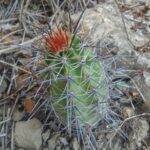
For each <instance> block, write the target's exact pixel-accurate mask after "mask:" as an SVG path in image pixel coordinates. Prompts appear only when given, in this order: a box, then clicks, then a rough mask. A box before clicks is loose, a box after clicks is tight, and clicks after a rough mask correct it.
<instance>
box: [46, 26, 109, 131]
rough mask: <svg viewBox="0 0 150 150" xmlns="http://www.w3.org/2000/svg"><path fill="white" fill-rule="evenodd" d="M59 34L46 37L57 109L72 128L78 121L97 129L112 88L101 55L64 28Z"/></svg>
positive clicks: (51, 86)
mask: <svg viewBox="0 0 150 150" xmlns="http://www.w3.org/2000/svg"><path fill="white" fill-rule="evenodd" d="M55 32H56V33H50V34H47V35H46V36H45V37H44V38H45V43H46V47H47V50H48V51H49V52H48V53H47V54H46V56H45V58H46V59H45V60H46V64H47V65H48V66H49V67H50V68H51V69H50V71H49V72H47V75H46V76H47V77H49V78H50V80H51V85H50V87H49V92H50V95H51V97H52V104H53V107H54V109H55V111H56V113H57V115H58V116H59V117H60V118H61V119H62V120H64V121H65V120H66V119H67V121H68V127H70V128H71V126H72V125H73V123H74V122H75V121H78V123H79V124H80V126H85V125H86V124H88V125H90V126H94V125H95V124H96V123H97V122H98V121H99V120H101V119H102V117H104V114H105V113H106V111H107V107H108V104H107V101H106V100H107V99H106V96H107V95H108V86H107V81H106V76H105V73H104V70H103V67H102V62H101V61H100V59H99V56H98V52H97V51H96V50H93V49H89V48H81V46H80V39H79V38H78V37H77V36H75V37H73V38H72V37H71V35H69V34H68V33H67V32H66V31H63V30H62V29H60V30H57V31H55ZM71 38H72V41H71Z"/></svg>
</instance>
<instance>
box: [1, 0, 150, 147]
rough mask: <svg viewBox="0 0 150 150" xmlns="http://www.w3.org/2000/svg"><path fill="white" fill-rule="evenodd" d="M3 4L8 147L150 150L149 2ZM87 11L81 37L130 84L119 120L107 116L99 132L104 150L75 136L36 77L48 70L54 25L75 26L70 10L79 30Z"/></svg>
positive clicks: (117, 109)
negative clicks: (45, 50) (48, 35)
mask: <svg viewBox="0 0 150 150" xmlns="http://www.w3.org/2000/svg"><path fill="white" fill-rule="evenodd" d="M88 2H89V3H88ZM87 4H88V5H87ZM0 6H1V7H0V31H1V32H0V129H1V132H0V149H2V150H9V149H11V150H24V149H25V150H42V149H43V150H54V149H58V150H59V149H62V150H72V149H74V150H80V149H108V150H109V149H111V150H112V149H114V150H122V149H124V150H137V149H139V150H140V149H142V150H148V149H150V1H149V0H142V1H140V0H97V1H96V0H95V1H94V0H93V1H92V0H89V1H86V0H85V1H84V0H77V1H73V0H70V3H69V2H68V3H66V2H65V1H61V0H57V1H53V0H52V1H49V0H47V1H46V0H43V1H42V0H41V1H38V2H37V1H35V0H27V1H18V0H13V1H10V0H6V1H4V0H2V1H0ZM85 7H87V8H86V9H85V12H84V14H83V16H82V17H81V19H80V22H79V24H78V30H77V34H78V36H80V37H81V39H83V41H84V42H85V43H86V46H88V47H92V46H93V47H95V45H96V46H97V45H98V47H97V48H99V49H100V50H101V51H102V52H104V53H106V52H107V53H108V52H109V54H111V56H113V59H112V61H113V62H114V63H113V70H117V72H116V74H119V75H123V76H126V77H128V79H130V81H127V83H126V85H125V86H127V88H125V91H124V92H125V95H124V96H119V98H114V99H113V100H112V101H110V106H111V109H110V112H109V113H110V114H111V113H115V116H117V117H118V118H119V119H114V120H111V121H110V118H108V116H106V118H107V119H106V120H107V121H108V122H107V124H106V123H105V122H104V123H103V121H102V123H100V124H99V125H98V126H97V128H96V129H94V131H92V132H93V133H94V136H95V138H94V139H95V141H94V142H93V141H92V140H91V141H92V142H93V143H96V144H94V145H96V147H93V146H92V145H91V143H90V142H91V141H90V140H89V139H88V137H89V136H88V135H89V134H90V133H89V132H88V134H87V136H86V138H85V140H84V142H81V141H79V139H78V138H77V137H76V136H75V135H72V136H71V137H70V136H69V135H68V133H67V131H66V130H65V126H64V124H62V122H60V120H59V118H57V117H56V116H55V113H54V111H53V109H52V108H51V107H50V102H49V100H48V96H47V95H46V90H45V88H43V84H44V83H43V82H42V81H41V80H40V79H37V78H36V76H35V75H36V74H37V72H38V71H39V70H40V69H41V68H42V67H43V62H42V55H41V53H42V44H41V41H42V40H41V38H42V35H43V33H45V32H46V31H47V30H48V28H49V26H48V25H47V22H49V24H50V25H56V24H63V25H64V26H69V25H68V24H69V23H68V22H69V20H68V14H69V13H67V12H70V19H71V23H72V24H71V25H72V27H74V26H75V25H76V22H77V20H78V18H79V17H80V16H81V15H80V14H81V12H83V11H84V8H85ZM109 61H110V60H108V62H107V63H108V64H109ZM124 70H125V72H124ZM131 87H132V88H131ZM111 92H112V91H111ZM114 94H115V91H114V92H112V93H111V95H114ZM112 115H113V114H112Z"/></svg>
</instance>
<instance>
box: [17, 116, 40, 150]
mask: <svg viewBox="0 0 150 150" xmlns="http://www.w3.org/2000/svg"><path fill="white" fill-rule="evenodd" d="M41 135H42V124H41V122H40V121H39V120H38V119H36V118H33V119H31V120H29V121H20V122H17V123H16V125H15V131H14V139H15V143H16V145H17V146H18V147H20V148H24V149H26V150H40V149H41V145H42V137H41Z"/></svg>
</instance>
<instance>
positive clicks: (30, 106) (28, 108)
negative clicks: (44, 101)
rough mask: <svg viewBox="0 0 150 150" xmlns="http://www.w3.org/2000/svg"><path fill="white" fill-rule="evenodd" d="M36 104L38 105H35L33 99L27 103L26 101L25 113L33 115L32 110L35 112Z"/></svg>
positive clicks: (26, 100) (27, 100) (28, 99)
mask: <svg viewBox="0 0 150 150" xmlns="http://www.w3.org/2000/svg"><path fill="white" fill-rule="evenodd" d="M35 104H36V103H35V101H34V100H32V99H30V98H27V99H25V101H24V109H25V112H27V113H31V112H32V110H33V108H34V106H35Z"/></svg>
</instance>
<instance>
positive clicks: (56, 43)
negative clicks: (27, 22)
mask: <svg viewBox="0 0 150 150" xmlns="http://www.w3.org/2000/svg"><path fill="white" fill-rule="evenodd" d="M70 41H71V35H70V33H69V32H67V31H65V30H63V29H56V30H54V31H52V32H48V33H47V34H45V35H44V43H45V44H46V47H47V48H48V50H49V51H51V52H53V53H59V52H62V51H65V50H66V49H67V48H68V47H69V44H70Z"/></svg>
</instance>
